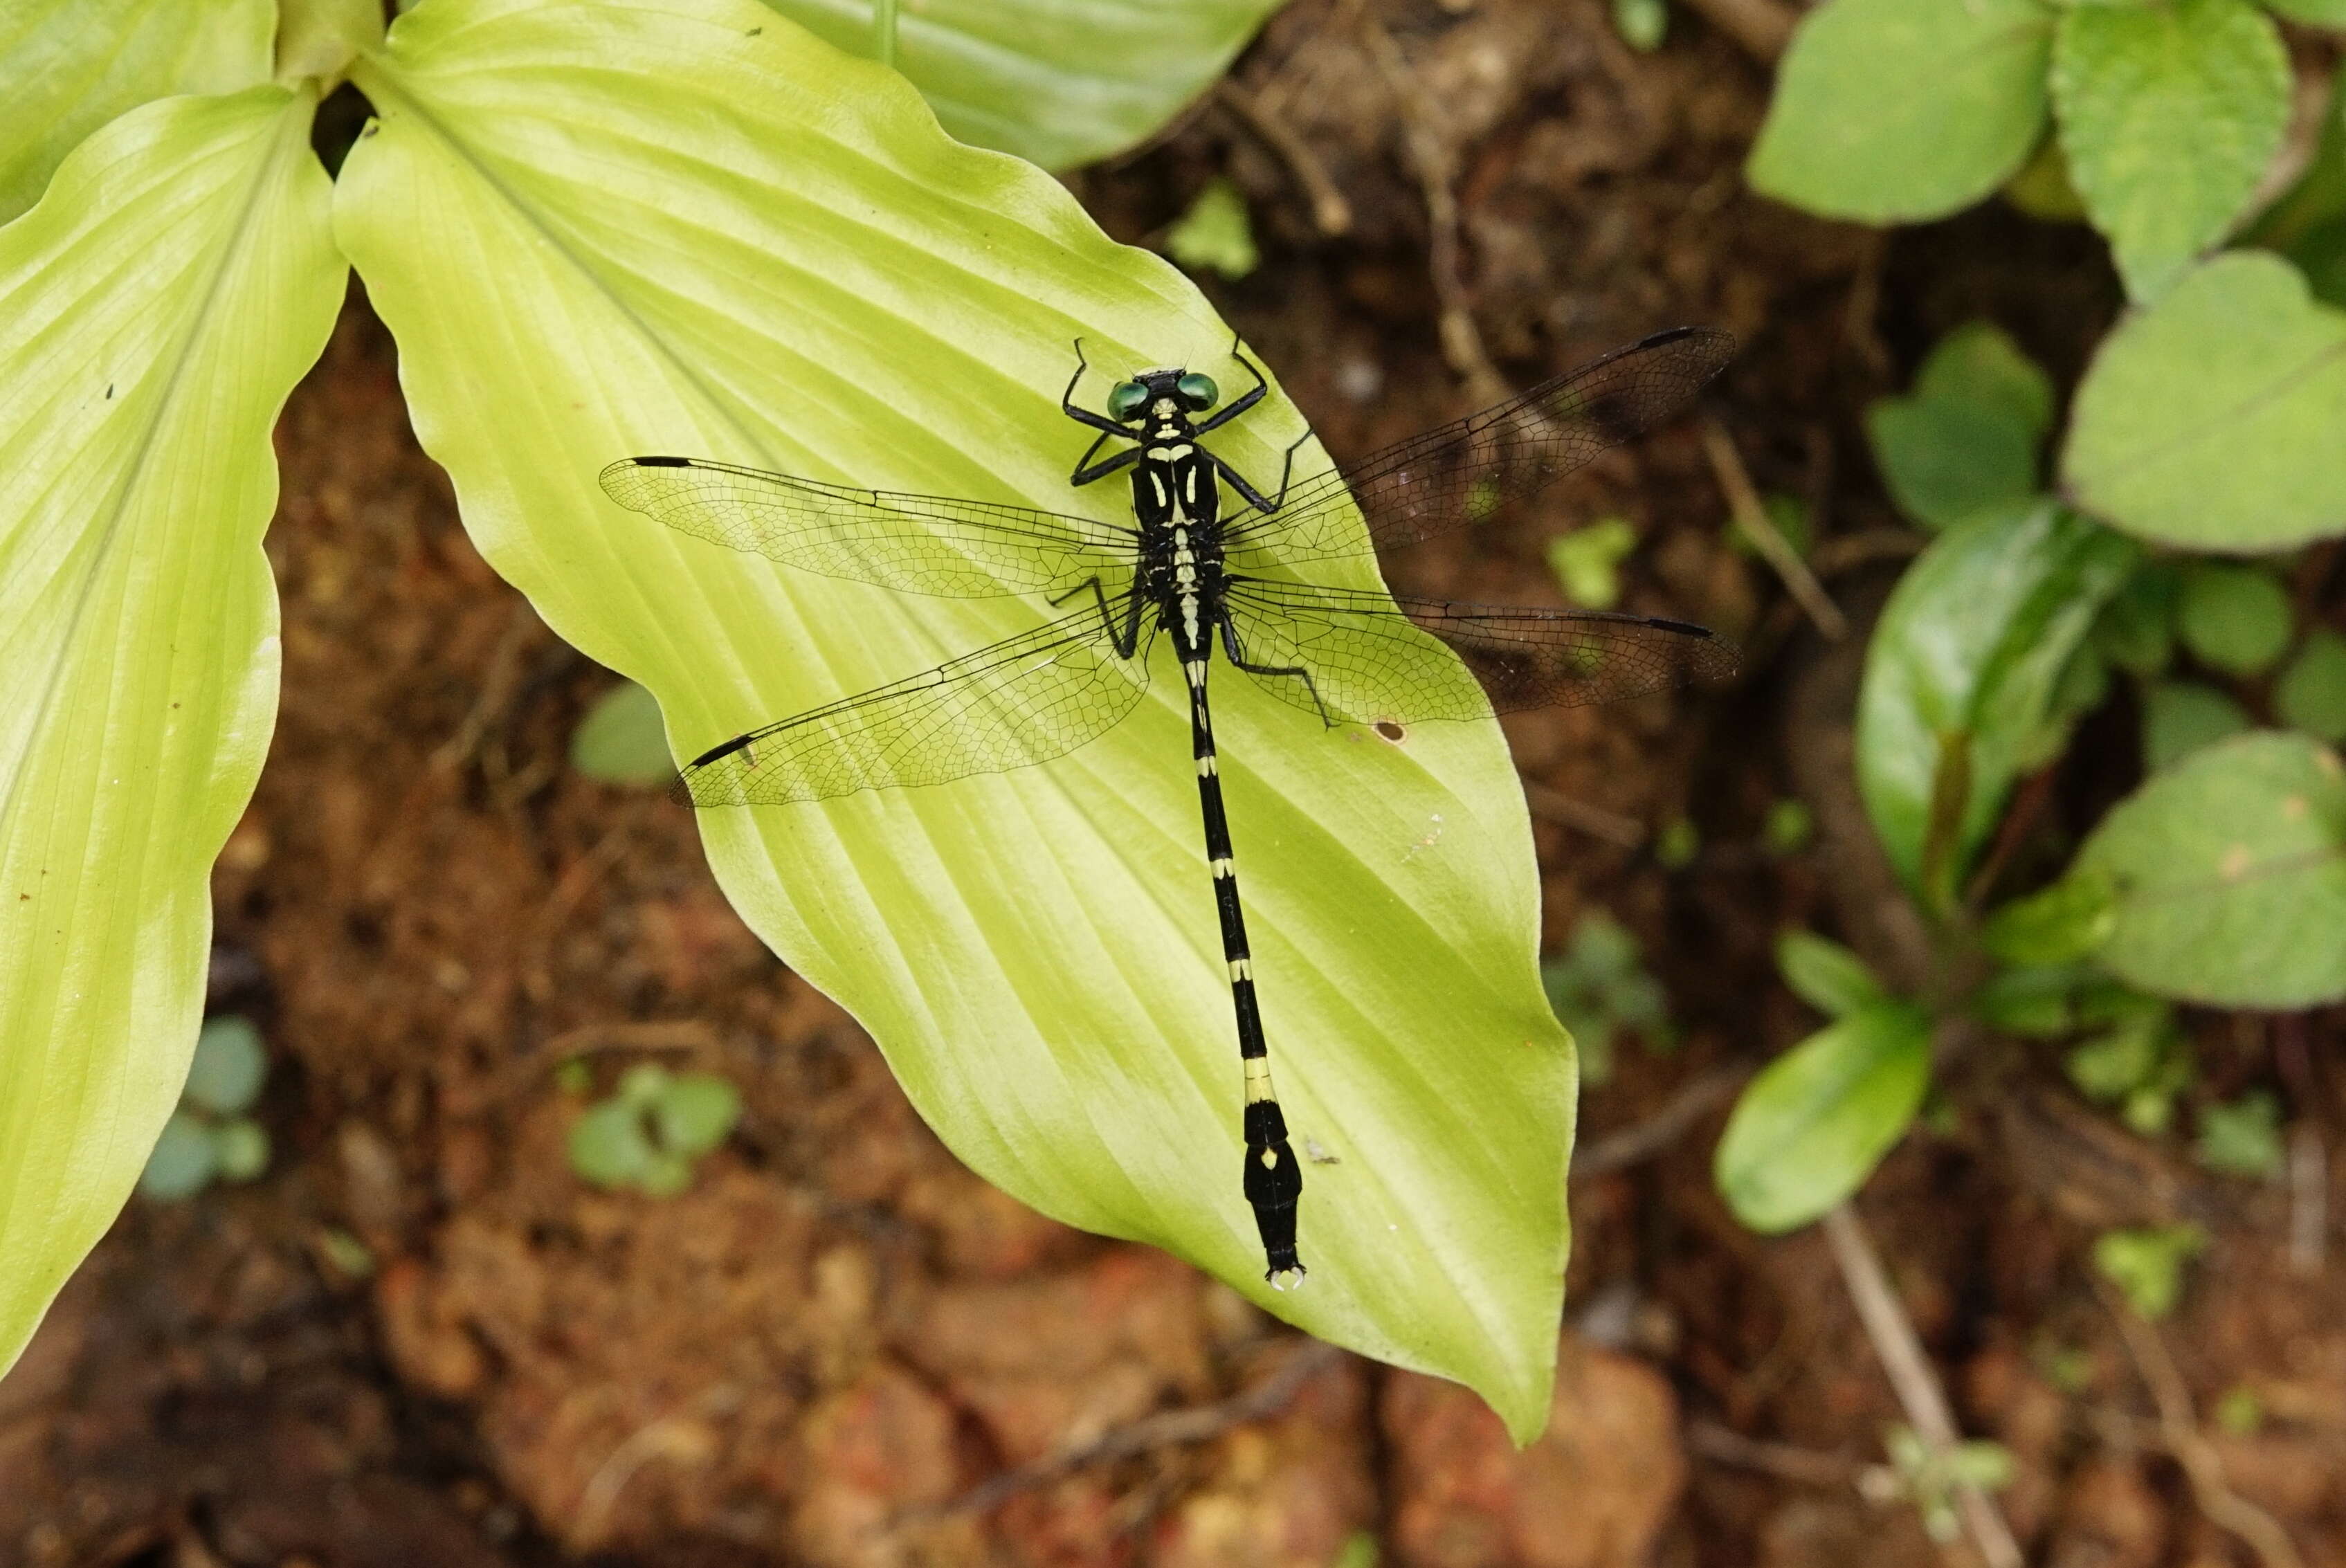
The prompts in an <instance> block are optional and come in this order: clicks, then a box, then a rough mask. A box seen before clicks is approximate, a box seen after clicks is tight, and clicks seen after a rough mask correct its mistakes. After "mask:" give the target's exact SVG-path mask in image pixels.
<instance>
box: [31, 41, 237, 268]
mask: <svg viewBox="0 0 2346 1568" xmlns="http://www.w3.org/2000/svg"><path fill="white" fill-rule="evenodd" d="M276 32H277V7H276V5H274V4H273V3H272V0H208V3H206V4H203V5H189V3H188V0H11V4H9V5H5V6H0V84H5V88H0V223H5V222H7V221H8V220H9V219H12V218H14V217H15V216H16V215H17V214H18V213H20V212H22V211H24V210H25V209H26V208H28V207H30V206H32V205H33V203H34V202H35V201H36V200H38V199H40V195H41V191H42V189H43V188H44V187H46V185H47V184H48V182H49V175H50V172H51V171H52V170H54V169H55V168H56V167H57V165H58V164H59V163H60V162H61V161H63V159H64V158H65V156H66V154H67V153H69V152H71V151H73V149H74V148H76V147H78V146H80V145H81V142H82V138H83V137H87V136H88V135H89V134H90V133H91V132H92V131H94V130H96V129H97V128H98V127H100V126H102V125H104V124H106V122H107V121H108V120H110V119H112V118H114V117H115V116H117V115H119V114H121V113H123V112H124V111H126V110H128V109H134V108H137V107H138V106H139V105H141V104H145V103H151V102H153V101H154V100H155V99H157V98H162V97H171V96H173V95H174V94H178V93H232V92H235V91H237V90H239V89H240V88H243V87H258V86H260V84H261V83H263V82H265V81H267V80H269V72H270V44H271V42H272V40H273V39H274V37H275V36H276Z"/></svg>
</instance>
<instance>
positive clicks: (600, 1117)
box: [569, 1099, 660, 1187]
mask: <svg viewBox="0 0 2346 1568" xmlns="http://www.w3.org/2000/svg"><path fill="white" fill-rule="evenodd" d="M569 1146H570V1168H571V1169H572V1170H574V1171H576V1172H577V1173H578V1175H579V1176H580V1177H581V1178H582V1179H583V1180H586V1181H590V1182H592V1183H594V1184H595V1185H596V1186H600V1187H622V1186H637V1185H638V1184H639V1183H641V1182H642V1180H643V1179H644V1173H645V1172H646V1171H648V1170H649V1169H650V1168H651V1166H652V1162H653V1161H654V1160H655V1159H658V1158H659V1157H660V1154H659V1151H658V1149H656V1148H654V1147H653V1146H652V1141H651V1138H650V1136H649V1135H648V1134H647V1132H646V1131H645V1128H644V1117H643V1113H642V1112H641V1111H640V1110H638V1109H637V1107H636V1106H635V1105H630V1104H629V1103H627V1101H625V1100H618V1099H613V1100H605V1101H604V1102H603V1103H602V1104H600V1105H595V1106H593V1107H591V1108H590V1109H589V1110H588V1111H587V1112H586V1115H582V1116H580V1117H579V1118H578V1119H577V1120H576V1121H575V1122H573V1123H571V1124H570V1145H569Z"/></svg>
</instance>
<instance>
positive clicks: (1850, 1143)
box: [1712, 1002, 1931, 1234]
mask: <svg viewBox="0 0 2346 1568" xmlns="http://www.w3.org/2000/svg"><path fill="white" fill-rule="evenodd" d="M1930 1081H1931V1020H1930V1016H1929V1014H1927V1013H1924V1012H1923V1010H1922V1009H1920V1008H1918V1007H1913V1006H1910V1005H1908V1004H1907V1003H1902V1002H1882V1003H1875V1004H1874V1005H1872V1006H1871V1007H1866V1008H1862V1009H1860V1010H1859V1011H1857V1012H1855V1013H1851V1014H1850V1015H1849V1016H1848V1017H1847V1018H1844V1019H1842V1020H1841V1022H1840V1023H1835V1024H1833V1025H1832V1026H1831V1027H1830V1028H1828V1029H1825V1030H1822V1031H1821V1032H1820V1033H1815V1034H1811V1035H1810V1036H1809V1037H1808V1038H1807V1039H1806V1040H1804V1041H1802V1042H1801V1043H1800V1044H1798V1045H1795V1046H1793V1047H1792V1048H1791V1049H1790V1051H1787V1052H1785V1053H1784V1054H1782V1055H1781V1056H1779V1057H1777V1058H1776V1060H1774V1061H1773V1062H1770V1063H1769V1064H1768V1065H1767V1066H1766V1067H1765V1068H1764V1069H1762V1070H1761V1072H1760V1075H1759V1076H1758V1077H1756V1078H1754V1079H1752V1080H1751V1083H1750V1084H1749V1087H1747V1088H1746V1089H1745V1090H1744V1091H1743V1097H1742V1098H1741V1099H1739V1100H1738V1101H1737V1102H1736V1103H1735V1110H1734V1112H1733V1113H1732V1114H1731V1115H1729V1117H1728V1118H1727V1130H1726V1131H1725V1132H1724V1133H1722V1134H1721V1135H1719V1153H1718V1155H1717V1156H1716V1158H1715V1160H1714V1161H1713V1166H1712V1174H1713V1176H1714V1178H1715V1179H1716V1181H1717V1183H1718V1186H1719V1193H1720V1194H1721V1196H1724V1197H1725V1198H1726V1199H1727V1202H1728V1206H1729V1207H1730V1208H1732V1209H1734V1210H1735V1217H1737V1218H1738V1219H1739V1220H1741V1221H1742V1222H1743V1223H1744V1224H1746V1225H1748V1226H1749V1227H1751V1228H1752V1229H1754V1230H1759V1231H1765V1232H1769V1233H1771V1234H1772V1233H1775V1232H1780V1231H1786V1230H1792V1229H1796V1228H1798V1227H1800V1226H1803V1225H1806V1224H1808V1223H1809V1222H1810V1221H1811V1220H1812V1219H1815V1218H1816V1217H1818V1216H1820V1215H1821V1214H1823V1213H1824V1212H1825V1210H1827V1209H1829V1208H1831V1207H1833V1205H1835V1204H1837V1203H1839V1202H1841V1200H1842V1199H1843V1198H1845V1197H1847V1196H1850V1195H1851V1193H1853V1192H1855V1191H1856V1190H1857V1189H1858V1188H1859V1187H1860V1186H1863V1185H1864V1182H1865V1178H1866V1177H1867V1176H1871V1175H1872V1173H1873V1167H1874V1166H1876V1165H1879V1164H1880V1163H1881V1161H1882V1156H1883V1155H1885V1154H1887V1153H1889V1152H1890V1149H1891V1146H1892V1145H1894V1144H1895V1143H1897V1141H1898V1140H1899V1139H1900V1138H1901V1137H1902V1136H1903V1135H1905V1132H1906V1128H1907V1125H1908V1124H1909V1123H1911V1122H1913V1119H1914V1111H1915V1108H1916V1107H1917V1106H1919V1105H1922V1103H1923V1090H1924V1089H1925V1088H1927V1087H1928V1086H1929V1085H1930Z"/></svg>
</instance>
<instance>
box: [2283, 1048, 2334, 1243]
mask: <svg viewBox="0 0 2346 1568" xmlns="http://www.w3.org/2000/svg"><path fill="white" fill-rule="evenodd" d="M2272 1057H2273V1065H2274V1067H2276V1068H2277V1069H2279V1070H2280V1081H2281V1083H2282V1084H2284V1085H2285V1086H2286V1087H2287V1088H2288V1090H2289V1098H2290V1109H2291V1111H2292V1113H2293V1115H2291V1117H2290V1121H2291V1123H2292V1125H2291V1126H2290V1132H2289V1268H2290V1273H2292V1274H2295V1275H2296V1276H2298V1277H2299V1278H2301V1279H2310V1278H2318V1277H2320V1275H2321V1269H2322V1266H2323V1264H2324V1262H2325V1261H2326V1257H2325V1255H2326V1254H2327V1252H2328V1250H2329V1237H2330V1149H2329V1145H2327V1144H2326V1143H2325V1142H2324V1141H2323V1139H2322V1136H2321V1125H2320V1124H2319V1123H2318V1122H2316V1121H2315V1119H2314V1106H2315V1104H2316V1103H2317V1101H2318V1100H2319V1098H2320V1096H2319V1095H2318V1093H2317V1090H2316V1086H2315V1084H2314V1077H2313V1054H2312V1053H2311V1052H2310V1050H2308V1049H2307V1047H2306V1039H2305V1014H2304V1013H2280V1015H2278V1016H2277V1017H2275V1018H2274V1019H2273V1021H2272Z"/></svg>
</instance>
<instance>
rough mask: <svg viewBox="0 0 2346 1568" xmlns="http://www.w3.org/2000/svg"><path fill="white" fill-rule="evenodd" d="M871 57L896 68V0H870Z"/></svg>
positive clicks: (892, 68) (891, 68)
mask: <svg viewBox="0 0 2346 1568" xmlns="http://www.w3.org/2000/svg"><path fill="white" fill-rule="evenodd" d="M872 58H873V59H875V60H877V61H879V62H880V63H881V64H882V65H883V66H887V67H888V68H889V69H890V70H894V69H895V68H896V0H872Z"/></svg>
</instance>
